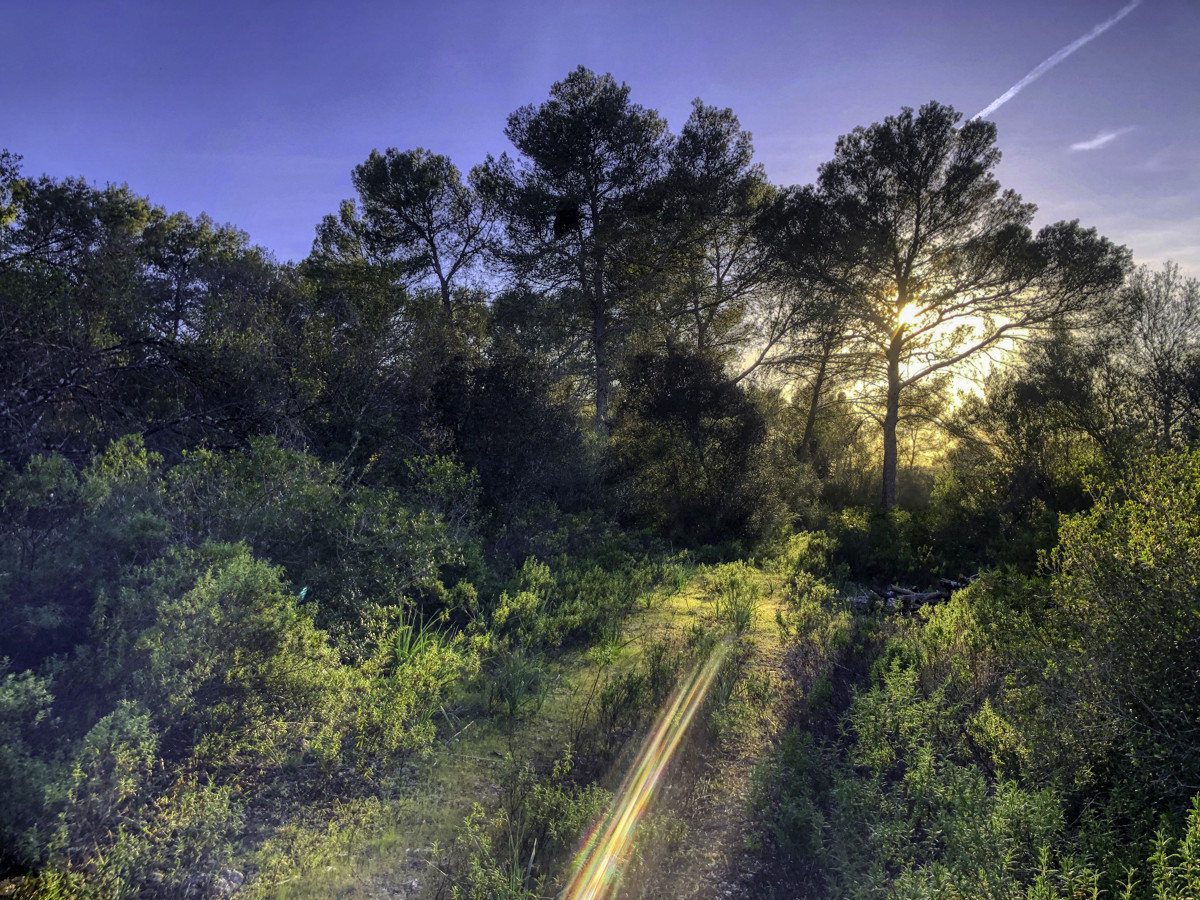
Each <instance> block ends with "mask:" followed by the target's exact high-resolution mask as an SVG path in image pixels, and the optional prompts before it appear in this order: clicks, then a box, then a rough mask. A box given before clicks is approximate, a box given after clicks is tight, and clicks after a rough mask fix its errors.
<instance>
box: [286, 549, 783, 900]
mask: <svg viewBox="0 0 1200 900" xmlns="http://www.w3.org/2000/svg"><path fill="white" fill-rule="evenodd" d="M752 571H753V572H754V575H753V577H754V579H755V581H756V582H757V585H758V588H757V589H758V590H759V591H760V593H761V598H760V600H759V602H758V608H757V614H756V616H755V617H754V621H753V623H752V624H751V625H750V626H749V627H748V628H746V629H745V630H744V631H743V632H742V633H741V634H740V635H739V636H737V638H736V640H734V641H733V644H732V646H733V647H734V648H735V649H734V650H732V651H730V654H729V658H728V659H727V661H726V665H724V666H723V669H722V675H723V676H727V677H725V679H724V680H723V681H722V679H721V678H718V681H717V683H716V684H715V685H714V688H713V689H712V690H711V691H710V693H709V697H708V700H707V702H706V704H705V706H704V707H703V708H702V709H701V711H700V713H698V714H697V716H696V718H695V719H694V720H693V722H692V724H691V727H690V728H689V731H688V733H687V735H686V737H685V739H684V740H683V742H682V743H681V745H680V746H679V748H678V750H677V751H676V754H675V757H674V758H673V760H672V761H671V762H670V764H669V766H668V767H667V770H666V773H665V775H664V777H663V779H662V781H661V782H660V783H659V785H658V787H657V789H656V791H655V796H654V800H653V802H652V804H651V805H650V810H649V813H648V815H647V816H646V817H645V819H643V821H642V823H641V825H640V826H639V832H638V833H639V837H638V838H637V840H636V844H637V846H636V849H634V850H633V851H632V852H631V853H628V854H626V856H625V865H626V868H627V873H626V876H625V878H624V880H623V882H622V883H621V885H620V887H619V889H618V890H617V891H616V892H615V893H613V894H611V895H610V896H611V897H612V898H613V900H615V898H617V897H622V898H631V900H633V898H668V897H670V898H742V897H745V898H749V897H752V896H755V895H754V894H753V892H752V885H753V884H754V882H755V880H756V875H757V872H758V869H759V868H760V867H761V865H762V861H763V857H762V854H761V853H759V852H758V847H757V843H756V834H757V831H756V825H755V822H754V820H753V817H752V813H751V797H752V793H753V789H754V775H755V770H756V768H757V767H758V765H759V762H760V760H761V759H762V758H763V756H764V753H765V751H766V750H767V749H768V748H769V747H770V746H771V744H772V742H773V741H774V740H776V739H777V737H778V734H779V730H780V727H781V725H780V723H781V722H783V721H784V720H785V711H786V710H787V709H789V708H790V705H791V704H792V703H793V698H792V696H791V695H790V690H791V689H790V687H789V685H790V684H791V683H792V679H791V678H790V677H789V675H788V672H787V668H786V665H785V659H784V654H783V648H782V646H781V643H780V639H779V634H778V629H777V627H776V625H775V612H776V609H777V608H778V598H777V594H778V593H779V591H780V585H779V583H778V582H779V579H777V578H774V577H773V576H769V575H767V574H764V573H762V572H759V571H757V570H752ZM718 607H719V603H718V601H717V600H716V598H715V596H714V593H713V590H712V583H711V581H710V579H709V576H708V575H706V574H703V573H702V574H700V575H698V576H697V577H696V578H694V579H693V580H692V581H691V582H689V583H688V585H686V586H685V587H684V589H683V590H681V591H679V592H677V593H674V594H670V593H667V592H663V593H662V594H661V595H660V596H658V597H656V598H655V599H654V601H653V602H651V603H648V604H646V605H645V606H644V607H642V608H640V609H639V610H638V611H637V612H636V613H635V614H634V615H632V616H631V617H630V619H629V620H628V621H627V622H626V627H625V635H624V642H623V645H622V646H623V649H622V651H621V656H620V659H619V660H618V662H617V663H616V664H615V665H614V666H613V668H612V672H620V671H622V670H629V669H630V668H631V667H633V666H636V665H637V664H638V661H639V659H640V656H641V654H642V653H643V652H644V651H646V650H647V649H648V648H649V647H650V646H651V645H652V644H654V643H656V642H657V643H661V642H664V641H665V642H668V643H671V644H674V645H679V646H682V645H683V644H684V643H686V642H687V641H689V640H693V641H694V640H695V638H696V635H698V634H705V633H712V634H714V635H715V634H718V633H721V632H727V631H729V625H728V624H727V623H726V622H725V620H724V618H723V617H722V615H720V614H719V609H718ZM726 640H731V639H726ZM556 668H557V672H556V674H555V678H556V686H555V688H554V689H553V690H552V691H551V692H550V694H549V695H548V696H547V698H546V700H545V703H544V705H543V706H542V707H541V708H540V709H539V710H538V711H537V712H536V713H534V714H531V715H529V716H527V717H526V718H524V719H521V720H519V721H514V722H508V723H501V722H498V721H497V720H496V719H495V718H492V717H489V716H485V715H478V716H477V717H476V718H475V719H473V720H466V721H461V722H458V721H456V722H455V723H454V725H455V726H456V727H457V728H458V729H460V731H459V733H458V734H457V735H455V734H454V733H453V732H449V735H448V736H447V737H445V738H443V739H442V740H441V741H439V743H438V745H437V746H436V748H435V750H434V752H433V754H431V756H430V757H428V758H427V759H425V760H423V761H421V762H419V763H418V764H416V765H414V766H412V767H411V772H410V773H409V775H408V778H407V780H408V782H409V790H408V791H406V792H405V794H404V796H402V797H400V798H397V799H396V800H394V801H393V802H392V803H393V805H392V812H393V815H394V822H393V824H391V825H390V826H388V827H386V828H385V829H384V830H383V832H382V834H380V835H376V836H375V837H373V838H371V839H370V840H369V841H368V842H367V844H366V845H365V846H361V847H360V849H359V850H358V851H357V852H355V853H354V854H350V855H348V857H347V859H346V860H345V864H344V865H342V866H337V867H331V868H330V869H329V870H327V871H326V872H323V873H322V872H315V873H307V874H306V875H305V876H303V877H302V878H298V879H297V880H296V881H295V882H294V883H292V884H290V885H288V886H285V888H284V889H283V890H280V891H277V892H275V893H274V894H273V895H272V896H275V897H278V898H281V900H308V898H318V897H341V898H347V900H351V898H354V900H384V898H388V900H400V898H404V900H416V898H441V897H448V896H449V894H450V891H449V881H448V879H447V878H445V877H443V876H442V875H441V868H440V867H441V865H444V860H445V850H446V848H448V847H450V846H452V844H453V841H454V838H455V834H456V833H457V830H458V828H459V827H460V825H461V823H462V821H463V819H464V818H465V817H466V816H467V814H468V813H469V812H470V810H471V806H472V804H473V803H475V802H477V801H478V802H481V803H483V804H484V805H485V806H486V805H489V803H494V802H496V799H497V797H498V795H499V792H500V787H499V784H500V782H501V780H502V769H503V766H504V765H505V764H506V763H505V757H506V755H507V754H510V753H511V754H512V755H513V756H514V757H515V758H517V759H531V760H532V759H540V758H546V757H552V756H553V755H554V754H556V753H557V752H559V750H560V749H561V748H562V747H563V746H565V745H566V744H567V743H568V742H570V741H571V740H572V737H573V729H574V723H575V722H576V721H577V720H578V718H579V714H580V710H581V707H582V706H583V705H584V704H586V703H587V702H589V700H588V686H589V684H590V683H592V682H593V681H594V680H595V678H596V666H595V664H594V661H593V660H592V658H590V657H589V654H588V653H587V652H584V651H581V652H579V653H577V654H571V655H568V656H566V657H563V658H562V659H560V660H559V661H558V663H557V664H556ZM726 670H728V671H726ZM643 736H644V730H641V731H639V732H637V733H636V734H631V735H630V736H629V737H628V740H627V741H626V746H625V747H624V748H623V749H621V750H620V751H619V752H617V753H615V754H614V756H613V766H612V768H611V769H610V770H609V771H608V773H607V775H606V776H604V777H603V779H602V780H603V782H604V783H606V784H608V785H610V786H611V787H616V785H617V784H618V783H619V782H620V780H621V776H622V774H623V767H626V766H628V765H629V763H630V762H631V761H632V759H633V758H634V757H635V756H636V755H637V750H638V746H639V745H640V744H641V741H642V739H643Z"/></svg>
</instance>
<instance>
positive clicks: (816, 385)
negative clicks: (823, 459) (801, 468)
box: [800, 340, 833, 463]
mask: <svg viewBox="0 0 1200 900" xmlns="http://www.w3.org/2000/svg"><path fill="white" fill-rule="evenodd" d="M832 348H833V341H832V340H826V341H825V342H824V343H823V344H822V346H821V362H820V364H819V365H818V366H817V374H816V377H815V378H813V388H812V399H811V400H810V401H809V404H808V417H807V418H806V419H805V420H804V437H803V438H801V440H800V459H801V461H802V462H806V463H811V462H812V461H813V459H814V458H815V457H816V455H817V435H816V430H817V412H818V410H819V409H820V408H821V391H822V390H823V389H824V387H825V368H826V367H827V366H828V365H829V355H830V352H831V350H832Z"/></svg>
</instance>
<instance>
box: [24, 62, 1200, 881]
mask: <svg viewBox="0 0 1200 900" xmlns="http://www.w3.org/2000/svg"><path fill="white" fill-rule="evenodd" d="M504 133H505V136H506V137H507V139H508V141H509V146H508V147H507V148H498V149H499V150H500V152H499V155H490V156H488V157H487V158H486V159H485V160H483V161H482V162H479V163H478V164H477V165H475V166H474V167H473V168H471V169H470V170H469V171H467V172H464V171H463V170H460V169H459V168H458V167H457V166H456V165H455V164H454V163H453V162H451V160H450V159H448V158H447V157H445V156H442V155H439V154H438V153H436V152H434V151H432V150H426V149H421V148H417V149H408V150H400V149H397V148H385V149H378V148H377V149H371V148H367V147H364V148H363V152H364V155H363V157H362V158H363V162H362V163H361V164H360V165H358V166H356V167H355V168H354V170H353V172H352V173H351V180H352V184H353V190H354V192H355V194H356V196H355V197H354V198H353V199H347V200H345V201H344V202H342V204H341V206H340V207H339V208H338V209H337V210H336V211H333V212H331V213H330V214H329V215H327V216H326V217H325V218H324V219H323V220H322V221H321V222H320V223H317V224H316V229H315V239H314V241H313V245H312V250H311V253H310V254H309V256H308V257H307V258H305V259H304V260H302V261H300V262H298V263H286V264H285V263H280V262H278V261H277V260H276V259H275V258H274V257H273V256H272V254H271V253H270V252H269V251H267V250H265V249H263V248H261V247H258V246H256V245H254V244H253V243H251V240H250V238H249V236H248V235H246V234H245V233H243V232H241V231H239V230H238V229H237V228H236V227H234V226H232V225H224V224H218V223H217V222H214V221H213V220H211V219H210V218H208V217H207V216H205V215H197V216H192V215H189V214H187V213H184V212H170V211H168V210H166V209H163V208H162V207H160V206H157V205H155V204H153V203H152V202H151V201H150V200H149V199H147V198H145V197H142V196H139V195H138V194H137V193H136V192H135V190H134V189H133V188H130V187H128V186H125V185H114V184H109V185H105V186H103V187H101V186H97V185H95V184H92V183H89V182H88V181H86V180H84V179H82V178H56V177H50V176H34V175H32V174H30V173H27V172H25V171H24V170H23V167H22V160H21V157H20V156H19V155H18V152H17V151H18V150H19V148H10V149H9V150H5V151H2V152H0V600H2V604H3V610H4V618H5V626H4V628H3V629H0V894H3V895H5V896H13V897H20V898H68V897H71V898H74V897H82V898H121V897H164V898H175V897H180V898H183V897H186V898H210V897H232V896H237V897H246V898H258V897H264V898H265V897H278V898H304V897H334V896H337V897H361V898H384V897H409V898H412V897H427V898H435V897H436V898H456V900H458V898H462V900H535V898H558V897H562V898H584V897H588V898H602V897H611V898H616V897H629V898H635V897H741V898H759V897H761V898H781V900H782V898H810V897H811V898H864V900H865V898H942V900H950V898H989V900H993V898H994V900H1017V898H1022V900H1058V898H1062V900H1067V898H1072V900H1074V898H1083V897H1106V898H1120V897H1124V898H1138V900H1141V898H1145V900H1150V898H1161V900H1166V898H1180V900H1182V898H1191V897H1196V896H1200V602H1198V596H1197V592H1198V590H1200V282H1198V281H1197V279H1196V278H1194V277H1190V276H1188V275H1187V274H1186V273H1185V272H1181V271H1180V269H1179V268H1178V267H1177V266H1175V265H1174V264H1171V263H1167V264H1165V265H1162V266H1158V267H1147V266H1144V265H1138V264H1137V262H1136V261H1135V260H1134V258H1133V256H1132V254H1131V253H1130V252H1129V251H1128V250H1127V249H1126V248H1124V247H1122V246H1118V245H1116V244H1114V243H1113V242H1111V241H1109V240H1108V239H1106V238H1105V237H1103V236H1102V235H1100V234H1098V233H1097V232H1096V231H1095V230H1094V229H1092V228H1089V227H1087V226H1086V224H1081V223H1080V222H1078V221H1068V222H1058V223H1054V224H1050V225H1046V226H1044V227H1041V228H1040V229H1036V230H1035V228H1034V224H1033V223H1034V217H1035V214H1036V207H1035V206H1034V205H1033V203H1031V202H1029V201H1027V200H1026V199H1023V198H1022V197H1021V196H1018V195H1017V194H1016V193H1014V192H1013V191H1011V190H1006V189H1004V188H1003V186H1002V185H1001V184H1000V183H999V181H998V179H997V177H996V174H995V172H996V168H997V166H998V164H999V161H1000V150H999V143H998V135H997V129H996V126H995V125H994V124H993V123H991V122H989V121H986V120H983V119H980V118H975V119H971V120H965V119H964V117H963V116H962V115H961V114H960V113H959V112H957V111H955V110H954V109H953V108H951V107H949V106H946V105H942V104H939V103H937V102H930V103H928V104H926V105H924V106H922V107H920V108H919V109H916V110H914V109H911V108H904V109H902V110H900V111H899V112H897V113H896V114H895V115H891V116H888V117H886V118H884V120H883V121H882V122H877V123H874V124H870V125H864V126H862V127H859V128H856V129H855V130H854V131H852V132H851V133H849V134H846V135H844V136H842V137H841V138H839V139H838V141H837V144H836V146H835V147H834V148H832V151H831V155H830V157H829V159H828V161H827V162H825V163H824V164H823V165H822V166H821V168H820V171H819V176H818V178H817V180H816V181H815V183H813V184H811V185H803V186H790V187H785V186H778V185H774V184H772V183H770V181H769V180H768V179H767V177H766V175H765V173H764V171H763V169H762V168H761V166H759V165H757V164H756V163H755V161H754V156H753V146H752V143H751V138H750V135H749V134H748V133H747V132H746V131H744V130H743V129H742V127H741V125H740V123H739V121H738V118H737V117H736V115H735V114H734V112H733V111H732V110H730V109H722V108H716V107H711V106H707V105H705V104H704V103H702V102H701V101H700V100H696V101H695V102H694V103H693V105H692V109H691V115H690V116H689V118H688V119H687V121H686V122H684V123H683V125H682V127H679V128H677V130H674V131H673V130H671V128H670V127H669V126H668V124H667V122H666V121H665V120H664V119H663V118H662V117H661V116H660V115H659V114H658V113H657V112H655V111H654V110H651V109H647V108H644V107H642V106H639V105H637V104H636V103H634V102H633V101H632V100H631V99H630V88H629V87H628V86H627V85H625V84H623V83H620V82H619V81H617V80H616V79H614V78H613V77H612V76H611V75H598V74H596V73H593V72H592V71H589V70H588V69H586V68H583V67H580V68H578V69H576V70H575V71H573V72H571V73H569V74H568V75H567V76H566V78H565V79H564V80H562V81H560V82H558V83H556V84H554V85H553V86H552V87H551V88H550V90H549V94H548V96H547V97H546V98H544V99H541V100H539V101H536V102H533V103H530V104H529V105H527V106H523V107H521V108H519V109H517V110H515V111H514V112H513V113H512V114H511V115H510V116H509V117H508V120H507V125H506V128H505V131H504Z"/></svg>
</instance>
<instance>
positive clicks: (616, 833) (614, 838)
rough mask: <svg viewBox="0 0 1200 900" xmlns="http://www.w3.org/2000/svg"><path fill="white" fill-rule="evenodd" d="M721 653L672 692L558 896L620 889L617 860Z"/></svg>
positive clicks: (575, 898) (583, 896)
mask: <svg viewBox="0 0 1200 900" xmlns="http://www.w3.org/2000/svg"><path fill="white" fill-rule="evenodd" d="M725 650H726V647H725V645H721V646H719V647H718V648H717V649H715V650H714V651H713V652H712V653H711V654H710V655H709V657H708V660H707V661H706V662H705V663H704V664H703V665H701V666H698V667H697V668H696V670H695V671H694V672H692V674H691V675H690V676H689V677H688V678H687V679H686V680H685V681H683V682H681V683H680V685H679V686H678V687H676V689H675V692H674V694H672V696H671V699H670V700H669V701H668V702H667V705H666V706H665V707H664V708H663V711H662V712H661V713H660V714H659V716H658V720H657V721H656V722H655V723H654V727H653V728H652V729H651V730H650V733H649V734H648V735H646V739H645V740H644V741H643V742H642V747H641V750H639V751H638V755H637V759H635V760H634V763H633V765H632V766H631V767H630V769H629V772H628V773H627V774H626V776H625V779H624V781H622V782H621V787H620V789H619V790H618V791H617V793H616V795H615V796H614V797H613V799H612V803H611V804H609V808H608V810H607V811H606V812H605V814H604V816H603V817H602V818H601V819H600V820H599V821H598V822H597V824H596V825H595V827H593V828H592V831H591V833H590V834H589V835H588V836H587V837H586V838H584V840H583V843H582V845H581V849H580V851H579V853H578V854H577V855H576V857H575V866H574V874H573V875H572V876H571V880H570V882H569V883H568V884H567V887H566V890H565V891H563V893H562V895H561V896H562V897H564V898H566V900H604V898H605V897H608V896H609V895H610V894H611V893H612V892H613V891H615V890H616V889H617V887H618V886H619V885H620V881H621V871H620V862H621V860H622V857H623V856H624V855H625V852H626V850H627V848H628V847H629V845H630V843H631V841H632V840H633V835H634V831H635V830H636V828H637V824H638V822H639V821H641V819H642V817H643V816H644V815H645V814H646V812H647V810H648V809H649V808H650V803H651V800H652V799H653V797H654V791H655V788H656V787H657V786H658V781H659V778H660V777H661V776H662V774H663V772H664V771H666V768H667V765H668V764H669V763H670V761H671V757H672V756H673V755H674V753H675V750H676V749H677V748H678V747H679V743H680V741H681V740H683V736H684V734H685V733H686V732H687V729H688V725H690V724H691V721H692V718H693V717H694V716H695V715H696V711H697V710H698V709H699V708H700V707H701V705H702V704H703V703H704V698H705V696H706V695H707V694H708V689H709V688H710V687H712V683H713V680H714V679H715V678H716V677H717V672H718V671H719V670H720V668H721V661H722V659H724V657H725Z"/></svg>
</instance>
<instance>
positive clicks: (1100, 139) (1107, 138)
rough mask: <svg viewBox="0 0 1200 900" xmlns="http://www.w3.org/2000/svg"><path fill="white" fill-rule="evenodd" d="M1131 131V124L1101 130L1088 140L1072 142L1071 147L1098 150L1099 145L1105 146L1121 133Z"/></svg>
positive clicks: (1076, 149)
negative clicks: (1125, 126) (1110, 129)
mask: <svg viewBox="0 0 1200 900" xmlns="http://www.w3.org/2000/svg"><path fill="white" fill-rule="evenodd" d="M1131 131H1133V126H1129V127H1128V128H1118V129H1117V130H1116V131H1102V132H1100V134H1098V135H1096V136H1095V137H1094V138H1092V139H1091V140H1090V141H1080V142H1079V143H1078V144H1072V145H1071V149H1072V150H1075V151H1079V150H1099V149H1100V148H1101V147H1104V146H1107V145H1108V144H1111V143H1112V142H1113V141H1115V140H1116V139H1117V138H1119V137H1120V136H1121V135H1123V134H1129V132H1131Z"/></svg>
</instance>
